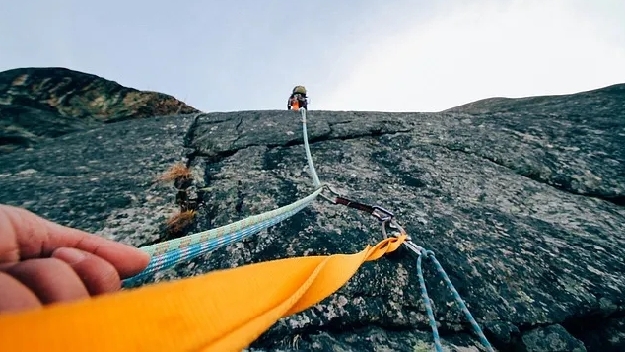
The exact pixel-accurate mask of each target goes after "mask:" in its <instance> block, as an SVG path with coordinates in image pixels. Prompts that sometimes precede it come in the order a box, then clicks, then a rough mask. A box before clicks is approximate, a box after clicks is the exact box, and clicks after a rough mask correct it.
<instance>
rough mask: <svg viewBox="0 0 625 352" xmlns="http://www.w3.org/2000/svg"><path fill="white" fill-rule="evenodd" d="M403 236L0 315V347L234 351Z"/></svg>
mask: <svg viewBox="0 0 625 352" xmlns="http://www.w3.org/2000/svg"><path fill="white" fill-rule="evenodd" d="M405 239H406V235H402V236H400V237H399V238H388V239H385V240H383V241H382V242H380V243H378V244H377V245H376V246H367V247H366V248H365V249H364V250H362V251H361V252H359V253H354V254H335V255H330V256H310V257H296V258H287V259H279V260H274V261H268V262H262V263H257V264H250V265H246V266H241V267H238V268H233V269H227V270H219V271H215V272H211V273H208V274H204V275H201V276H196V277H191V278H186V279H181V280H178V281H172V282H162V283H158V284H153V285H148V286H144V287H140V288H137V289H132V290H125V291H120V292H117V293H114V294H109V295H103V296H100V297H95V298H92V299H87V300H83V301H79V302H73V303H65V304H57V305H49V306H46V307H45V308H43V309H38V310H33V311H27V312H22V313H18V314H6V315H0V351H48V352H55V351H58V352H61V351H63V352H67V351H93V352H98V351H101V352H104V351H105V352H112V351H151V352H159V351H163V352H164V351H167V352H176V351H202V352H209V351H219V352H223V351H240V350H242V349H244V348H246V347H247V346H248V345H249V344H250V343H251V342H253V341H254V340H255V339H256V338H258V336H260V334H262V333H263V332H264V331H265V330H267V329H268V328H270V327H271V326H272V325H273V324H274V323H275V322H276V321H277V320H278V319H280V318H282V317H286V316H289V315H291V314H295V313H298V312H301V311H303V310H305V309H307V308H309V307H310V306H312V305H314V304H316V303H318V302H319V301H321V300H322V299H324V298H326V297H327V296H329V295H330V294H332V293H333V292H335V291H336V290H338V289H339V288H340V287H341V286H343V285H344V284H345V283H346V282H347V281H348V280H349V279H350V278H351V277H352V275H353V274H354V273H355V272H356V270H358V268H359V267H360V265H361V264H362V263H364V262H365V261H370V260H376V259H378V258H380V257H381V256H382V255H384V254H385V253H387V252H392V251H394V250H395V249H397V247H399V246H400V245H401V244H402V243H403V242H404V240H405Z"/></svg>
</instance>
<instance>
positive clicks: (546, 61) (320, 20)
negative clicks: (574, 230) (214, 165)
mask: <svg viewBox="0 0 625 352" xmlns="http://www.w3.org/2000/svg"><path fill="white" fill-rule="evenodd" d="M0 33H1V35H0V71H3V70H7V69H12V68H18V67H32V66H35V67H42V66H46V67H48V66H62V67H67V68H70V69H74V70H78V71H83V72H88V73H93V74H96V75H99V76H101V77H104V78H106V79H110V80H113V81H116V82H118V83H120V84H122V85H124V86H128V87H133V88H137V89H142V90H154V91H160V92H163V93H167V94H171V95H173V96H175V97H176V98H178V99H180V100H183V101H185V102H186V103H187V104H189V105H192V106H194V107H196V108H199V109H201V110H203V111H232V110H252V109H285V108H286V99H287V98H288V95H289V94H290V92H291V90H292V88H293V86H294V85H297V84H303V85H305V86H306V87H307V88H308V91H309V96H310V100H311V105H310V109H331V110H381V111H439V110H443V109H446V108H449V107H452V106H455V105H459V104H464V103H468V102H471V101H475V100H478V99H483V98H489V97H493V96H505V97H521V96H532V95H545V94H566V93H574V92H579V91H584V90H590V89H595V88H599V87H603V86H607V85H611V84H615V83H625V1H623V0H440V1H431V0H430V1H418V0H413V1H409V0H345V1H340V0H332V1H330V0H314V1H301V2H296V1H278V0H273V1H272V0H239V1H228V0H220V1H217V0H197V1H194V0H185V1H179V2H177V3H175V2H173V1H164V0H152V1H144V0H141V1H138V0H137V1H132V0H126V1H120V0H107V1H86V0H57V1H49V0H38V1H36V0H19V1H10V2H9V1H8V0H6V1H5V4H3V5H2V11H0Z"/></svg>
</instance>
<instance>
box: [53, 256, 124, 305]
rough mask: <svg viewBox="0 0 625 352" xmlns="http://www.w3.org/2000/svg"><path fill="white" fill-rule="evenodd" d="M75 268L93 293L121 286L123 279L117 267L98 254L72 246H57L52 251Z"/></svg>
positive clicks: (112, 290) (112, 289)
mask: <svg viewBox="0 0 625 352" xmlns="http://www.w3.org/2000/svg"><path fill="white" fill-rule="evenodd" d="M52 257H53V258H58V259H60V260H62V261H64V262H65V263H67V264H69V266H70V267H71V268H72V269H74V271H75V272H76V274H78V276H79V277H80V279H81V280H82V282H83V284H84V285H85V287H86V288H87V291H89V294H91V295H99V294H102V293H107V292H114V291H117V290H119V289H120V288H121V280H120V278H119V274H118V273H117V270H115V267H114V266H113V265H112V264H111V263H109V262H107V261H106V260H104V259H102V258H100V257H98V256H97V255H94V254H91V253H89V252H85V251H83V250H80V249H76V248H71V247H61V248H57V249H56V250H54V252H52Z"/></svg>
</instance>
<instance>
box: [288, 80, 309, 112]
mask: <svg viewBox="0 0 625 352" xmlns="http://www.w3.org/2000/svg"><path fill="white" fill-rule="evenodd" d="M306 93H307V92H306V87H304V86H295V88H293V92H292V93H291V96H290V97H289V100H288V101H287V104H286V108H287V110H299V108H300V107H302V108H304V109H306V110H308V97H307V96H306Z"/></svg>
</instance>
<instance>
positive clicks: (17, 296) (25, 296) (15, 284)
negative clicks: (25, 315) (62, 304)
mask: <svg viewBox="0 0 625 352" xmlns="http://www.w3.org/2000/svg"><path fill="white" fill-rule="evenodd" d="M0 287H1V288H2V289H0V313H3V312H17V311H20V310H26V309H33V308H39V307H41V302H39V299H37V296H36V295H35V294H34V293H33V292H32V291H31V290H30V289H29V288H28V287H27V286H25V285H24V284H23V283H21V282H20V281H19V280H17V279H15V278H14V277H12V276H11V275H9V274H7V273H4V272H1V271H0Z"/></svg>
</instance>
